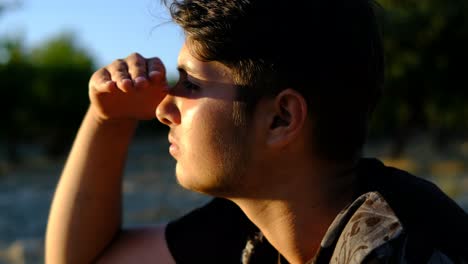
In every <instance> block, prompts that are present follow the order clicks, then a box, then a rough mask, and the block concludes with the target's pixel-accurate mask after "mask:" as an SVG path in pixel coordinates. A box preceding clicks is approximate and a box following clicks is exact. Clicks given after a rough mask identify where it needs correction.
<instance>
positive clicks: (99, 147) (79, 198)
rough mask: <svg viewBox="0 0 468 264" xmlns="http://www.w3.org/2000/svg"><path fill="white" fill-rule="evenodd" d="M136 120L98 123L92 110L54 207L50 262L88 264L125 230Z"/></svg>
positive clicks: (49, 231) (50, 225)
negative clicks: (124, 190)
mask: <svg viewBox="0 0 468 264" xmlns="http://www.w3.org/2000/svg"><path fill="white" fill-rule="evenodd" d="M135 127H136V121H118V122H116V121H112V122H99V121H98V120H97V119H95V118H94V116H93V114H92V110H91V109H90V110H89V111H88V113H87V114H86V116H85V118H84V120H83V123H82V125H81V128H80V130H79V132H78V134H77V137H76V139H75V142H74V144H73V147H72V150H71V152H70V154H69V157H68V160H67V162H66V164H65V168H64V170H63V172H62V175H61V178H60V181H59V184H58V186H57V190H56V193H55V196H54V200H53V203H52V207H51V211H50V215H49V221H48V226H47V234H46V262H47V263H49V264H53V263H67V264H68V263H89V262H90V261H91V260H93V259H95V258H96V256H98V255H99V254H100V253H101V252H102V251H103V250H104V248H105V247H106V246H107V245H108V244H109V242H110V241H111V240H112V238H113V237H114V236H115V234H116V233H117V232H118V231H119V229H120V227H121V211H122V209H121V206H122V205H121V182H122V171H123V169H124V165H125V159H126V156H127V150H128V145H129V144H130V141H131V138H132V136H133V133H134V130H135Z"/></svg>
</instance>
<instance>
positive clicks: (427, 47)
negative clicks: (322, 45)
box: [0, 0, 468, 264]
mask: <svg viewBox="0 0 468 264" xmlns="http://www.w3.org/2000/svg"><path fill="white" fill-rule="evenodd" d="M378 3H379V4H380V5H381V6H382V7H383V9H382V10H381V14H380V15H381V22H382V30H383V35H384V41H385V52H386V67H387V75H386V78H387V82H386V87H385V96H384V99H383V101H382V102H381V104H380V105H379V107H378V109H377V113H376V115H375V117H374V119H373V124H372V128H371V135H370V139H369V142H368V144H367V146H366V149H365V155H366V156H376V157H378V158H381V159H382V160H383V161H384V162H385V163H386V164H388V165H392V166H396V167H399V168H402V169H406V170H408V171H410V172H412V173H415V174H417V175H418V176H421V177H424V178H426V179H429V180H430V181H432V182H434V183H436V184H437V185H438V186H440V187H441V188H442V189H443V190H444V191H445V192H446V193H447V194H448V195H449V196H451V197H453V198H454V199H455V200H456V201H457V203H459V204H460V205H461V206H462V207H463V208H464V209H465V210H467V211H468V78H467V75H468V68H467V66H466V65H467V61H468V49H467V48H466V47H468V17H467V16H466V14H468V2H467V1H465V0H452V1H440V0H405V1H400V0H379V1H378ZM168 21H169V18H168V14H167V12H166V9H165V7H163V6H161V5H160V3H159V0H145V1H120V2H119V3H116V1H110V0H101V1H91V0H81V1H78V0H72V1H58V0H43V1H39V0H16V1H15V0H11V1H8V0H3V1H2V0H0V91H1V93H0V114H1V115H2V119H1V122H0V263H8V264H10V263H12V264H13V263H14V264H16V263H43V239H44V234H45V227H46V222H47V215H48V210H49V206H50V203H51V199H52V196H53V192H54V188H55V186H56V184H57V182H58V179H59V175H60V171H61V169H62V167H63V165H64V161H65V158H66V154H67V153H68V151H69V149H70V145H71V143H72V140H73V138H74V135H75V133H76V131H77V128H78V126H79V124H80V121H81V118H82V117H83V115H84V113H85V111H86V109H87V106H88V103H89V101H88V97H87V85H88V80H89V77H90V76H91V74H92V73H93V71H94V70H96V69H98V68H100V67H102V66H105V65H107V64H109V63H110V62H112V61H113V60H114V59H116V58H122V57H126V56H127V55H128V54H130V53H131V52H134V51H136V52H139V53H141V54H142V55H143V56H146V57H152V56H158V57H160V58H161V59H162V60H163V62H164V63H165V64H166V68H167V70H168V75H169V79H170V80H171V81H174V80H176V78H177V75H176V73H177V71H176V59H177V53H178V50H179V48H180V47H181V45H182V41H183V36H182V33H181V32H180V31H179V29H178V28H177V27H175V26H174V25H173V24H171V23H168ZM166 132H167V130H166V128H165V127H163V126H162V125H159V124H158V123H157V122H156V121H149V122H143V123H142V124H141V125H140V127H139V128H138V132H137V137H136V139H135V141H134V142H133V143H132V145H131V149H130V153H129V160H128V164H127V167H126V170H125V177H124V224H125V225H128V226H133V225H141V224H149V223H158V222H163V221H167V220H169V219H172V218H174V217H178V216H180V215H182V214H184V213H185V212H187V211H188V210H190V209H191V208H193V207H195V206H199V205H201V204H203V203H204V202H205V201H207V199H209V198H208V197H205V196H203V195H199V194H194V193H191V192H188V191H186V190H184V189H182V188H181V187H179V186H178V185H177V183H176V181H175V178H174V175H173V167H174V161H173V160H172V158H171V157H170V156H169V155H168V153H167V147H168V143H167V137H166Z"/></svg>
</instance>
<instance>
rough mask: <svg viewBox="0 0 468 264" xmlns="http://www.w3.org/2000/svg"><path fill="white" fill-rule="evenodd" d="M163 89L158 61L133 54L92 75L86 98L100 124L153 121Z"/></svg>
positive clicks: (164, 85)
mask: <svg viewBox="0 0 468 264" xmlns="http://www.w3.org/2000/svg"><path fill="white" fill-rule="evenodd" d="M167 89H168V84H167V79H166V70H165V68H164V65H163V63H162V62H161V60H160V59H159V58H149V59H146V58H144V57H142V56H141V55H140V54H138V53H133V54H131V55H130V56H128V57H127V58H125V59H120V60H116V61H114V62H113V63H111V64H110V65H108V66H106V67H104V68H101V69H99V70H98V71H96V72H95V73H94V74H93V76H92V77H91V80H90V82H89V97H90V100H91V108H92V110H93V112H94V113H95V115H96V117H97V118H98V119H99V120H101V121H103V120H121V119H126V120H148V119H152V118H155V111H156V107H157V106H158V104H159V103H160V102H161V100H162V99H163V98H164V96H165V95H166V93H167Z"/></svg>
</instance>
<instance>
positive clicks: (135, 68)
mask: <svg viewBox="0 0 468 264" xmlns="http://www.w3.org/2000/svg"><path fill="white" fill-rule="evenodd" d="M125 60H126V61H127V65H128V72H129V74H130V76H131V78H132V80H133V83H134V85H135V86H139V85H140V84H143V83H145V82H146V81H147V78H148V75H147V69H146V59H145V58H144V57H143V56H141V55H140V54H138V53H133V54H131V55H130V56H128V57H127V58H126V59H125Z"/></svg>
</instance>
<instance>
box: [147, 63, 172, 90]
mask: <svg viewBox="0 0 468 264" xmlns="http://www.w3.org/2000/svg"><path fill="white" fill-rule="evenodd" d="M146 63H147V68H148V78H149V79H150V80H152V81H156V82H161V81H163V82H164V83H165V84H167V80H166V68H165V67H164V64H163V63H162V61H161V60H160V59H159V58H156V57H154V58H150V59H148V60H147V62H146Z"/></svg>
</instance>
